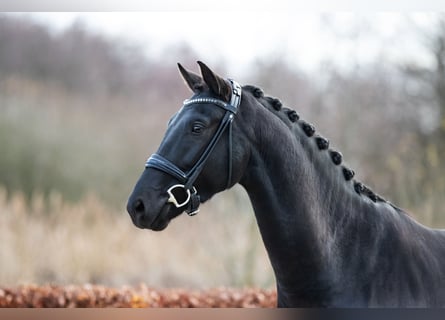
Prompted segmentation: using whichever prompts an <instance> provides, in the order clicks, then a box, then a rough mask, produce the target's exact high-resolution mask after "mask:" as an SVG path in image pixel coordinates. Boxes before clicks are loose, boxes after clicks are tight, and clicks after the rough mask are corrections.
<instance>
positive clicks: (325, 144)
mask: <svg viewBox="0 0 445 320" xmlns="http://www.w3.org/2000/svg"><path fill="white" fill-rule="evenodd" d="M243 89H244V90H246V91H249V92H251V93H252V95H253V96H254V97H255V98H256V99H257V100H258V101H259V102H260V103H261V105H262V106H264V107H265V108H266V109H267V110H269V111H270V112H272V113H274V114H276V113H277V112H278V113H283V114H285V115H286V116H287V118H288V119H289V120H290V121H291V122H292V123H297V122H298V124H299V125H300V126H301V128H302V130H303V132H304V133H305V135H306V136H307V137H308V138H311V137H314V139H315V142H316V145H317V147H318V149H319V150H320V151H322V150H328V153H329V157H330V159H331V161H332V163H333V164H334V165H335V166H338V165H340V164H341V163H342V161H343V155H342V154H341V153H340V152H339V151H337V150H333V149H329V140H328V139H326V138H324V137H322V136H321V135H318V134H317V135H315V127H314V126H313V125H312V124H310V123H309V122H306V121H304V120H302V119H301V118H300V115H299V114H298V112H297V111H295V110H292V109H290V108H287V107H283V104H282V103H281V101H280V100H279V99H278V98H274V97H270V96H264V91H263V90H262V89H261V88H258V87H256V86H252V85H247V86H244V88H243ZM274 111H275V112H274ZM278 118H280V119H281V120H283V121H284V119H283V118H282V117H278ZM314 135H315V136H314ZM341 169H342V173H343V177H344V178H345V180H346V181H351V180H352V179H353V178H354V176H355V172H354V170H352V169H350V168H348V167H346V166H344V165H342V166H341ZM353 186H354V190H355V192H357V194H359V195H363V196H366V197H367V198H369V199H370V200H371V201H373V202H378V201H380V202H388V201H386V200H385V199H384V198H382V197H381V196H379V195H378V194H376V193H374V192H373V191H372V190H371V189H370V188H369V187H367V186H366V185H364V184H363V183H361V182H359V181H356V180H354V182H353ZM388 203H389V204H391V203H390V202H388ZM391 205H392V204H391Z"/></svg>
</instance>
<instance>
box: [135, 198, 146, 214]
mask: <svg viewBox="0 0 445 320" xmlns="http://www.w3.org/2000/svg"><path fill="white" fill-rule="evenodd" d="M133 208H134V212H135V213H139V214H140V213H144V212H145V206H144V203H143V202H142V200H141V199H138V200H136V202H135V203H134V207H133Z"/></svg>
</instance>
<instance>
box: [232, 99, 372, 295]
mask: <svg viewBox="0 0 445 320" xmlns="http://www.w3.org/2000/svg"><path fill="white" fill-rule="evenodd" d="M267 113H269V114H267ZM255 115H256V116H255V117H254V118H255V119H254V120H253V121H251V123H254V124H255V125H256V126H257V127H256V128H255V129H254V130H253V131H252V132H254V134H253V136H252V137H251V146H252V149H251V158H250V162H249V164H248V166H247V169H246V172H245V175H244V177H243V179H242V180H241V181H240V183H241V184H242V185H243V186H244V188H245V189H246V191H247V193H248V194H249V197H250V199H251V202H252V205H253V208H254V211H255V216H256V219H257V222H258V225H259V228H260V232H261V235H262V238H263V241H264V243H265V246H266V249H267V251H268V254H269V257H270V260H271V263H272V266H273V268H274V271H275V275H276V277H277V283H278V286H279V287H281V291H282V292H283V291H285V290H286V289H285V288H284V287H287V288H293V291H294V292H295V291H298V290H299V289H301V290H300V291H301V292H300V293H301V294H302V295H306V297H305V298H303V300H304V299H306V302H307V303H308V304H310V302H311V301H314V303H319V301H318V300H319V299H321V298H320V297H319V295H322V294H326V292H328V291H329V290H328V288H326V287H324V285H328V284H326V282H325V281H324V278H325V276H326V272H328V270H330V271H329V272H330V273H331V274H330V276H329V278H330V279H332V270H335V268H333V264H339V263H340V262H339V257H338V253H337V252H336V248H337V247H339V243H338V242H339V241H342V240H341V238H342V237H341V236H340V233H342V234H343V235H345V237H343V239H345V240H346V238H347V231H346V229H347V228H346V226H353V225H356V221H357V219H360V217H361V215H360V212H363V211H364V210H363V209H364V208H363V206H368V205H369V203H365V202H364V201H361V199H360V198H359V197H357V195H356V194H355V192H354V189H353V187H352V182H346V181H345V179H344V177H343V174H342V172H341V169H340V167H338V166H335V165H334V164H333V163H332V162H331V160H330V158H329V155H328V154H327V151H326V150H324V151H321V150H318V148H317V146H316V143H315V141H314V139H313V138H309V137H307V136H306V135H305V133H304V132H303V130H302V129H301V128H300V126H299V125H298V124H297V123H296V124H291V123H289V124H288V123H286V122H285V121H283V120H282V119H279V118H278V117H274V116H271V114H270V111H268V110H266V109H264V108H262V109H259V110H257V111H256V112H255ZM366 209H368V208H366ZM340 228H341V230H340ZM295 288H296V289H295ZM308 288H310V289H308ZM317 299H318V300H317ZM315 300H317V302H315Z"/></svg>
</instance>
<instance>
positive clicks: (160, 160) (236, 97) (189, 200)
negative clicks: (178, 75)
mask: <svg viewBox="0 0 445 320" xmlns="http://www.w3.org/2000/svg"><path fill="white" fill-rule="evenodd" d="M228 81H229V82H230V85H231V87H232V95H231V98H230V102H229V103H227V102H225V101H223V100H220V99H215V98H194V99H187V100H185V101H184V104H183V107H185V106H190V105H194V104H203V103H205V104H214V105H216V106H217V107H220V108H222V109H224V110H225V111H226V112H225V114H224V116H223V118H222V120H221V122H220V124H219V126H218V129H217V130H216V132H215V134H214V135H213V137H212V138H211V139H210V141H209V144H208V145H207V147H206V148H205V149H204V151H203V153H202V154H201V157H200V158H199V159H198V160H197V161H196V163H195V164H194V165H193V167H192V168H191V169H190V170H188V171H186V172H184V171H182V170H181V169H179V168H178V166H176V165H175V164H174V163H172V162H171V161H170V160H168V159H166V158H164V157H163V156H161V155H159V154H157V153H154V154H152V155H151V156H150V158H148V160H147V162H146V163H145V168H154V169H157V170H159V171H162V172H165V173H167V174H169V175H170V176H172V177H174V178H175V179H176V180H178V181H179V184H175V185H173V186H171V187H170V188H169V189H168V190H167V193H168V195H169V198H168V200H167V203H172V204H173V205H174V206H175V207H176V208H182V207H185V206H186V205H187V207H186V208H185V211H186V212H187V214H188V215H189V216H193V215H195V214H197V213H198V212H199V204H200V197H199V194H198V191H197V190H196V188H195V187H194V186H193V184H194V183H195V181H196V179H197V178H198V176H199V174H200V173H201V171H202V169H203V168H204V165H205V164H206V162H207V159H208V158H209V156H210V154H211V153H212V151H213V149H214V148H215V146H216V144H217V143H218V141H219V139H220V138H221V137H222V134H223V133H224V132H225V131H226V129H228V136H229V137H228V138H229V143H228V145H229V150H228V152H229V164H228V174H227V185H226V189H227V188H229V187H230V185H231V183H232V122H233V118H234V116H235V115H236V113H237V111H238V107H239V105H240V103H241V86H240V85H239V84H238V83H237V82H236V81H234V80H232V79H228ZM181 189H182V190H183V192H184V195H185V197H184V198H185V199H184V200H182V201H181V200H178V199H177V196H175V194H174V191H176V190H181Z"/></svg>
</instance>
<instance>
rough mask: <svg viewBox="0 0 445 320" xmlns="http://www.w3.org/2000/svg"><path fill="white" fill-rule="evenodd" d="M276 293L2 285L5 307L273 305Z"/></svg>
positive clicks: (1, 299) (1, 301)
mask: <svg viewBox="0 0 445 320" xmlns="http://www.w3.org/2000/svg"><path fill="white" fill-rule="evenodd" d="M276 300H277V296H276V292H275V291H274V290H264V289H252V288H249V289H228V288H215V289H209V290H199V291H197V290H195V291H194V290H184V289H163V290H156V289H152V288H148V287H147V286H145V285H139V286H137V287H133V288H130V287H123V288H121V289H115V288H107V287H104V286H97V285H96V286H93V285H89V284H86V285H83V286H65V287H60V286H49V285H47V286H40V287H39V286H32V285H29V286H20V287H16V288H0V307H1V308H5V307H6V308H24V307H33V308H76V307H77V308H105V307H114V308H254V307H257V308H273V307H275V306H276Z"/></svg>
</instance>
